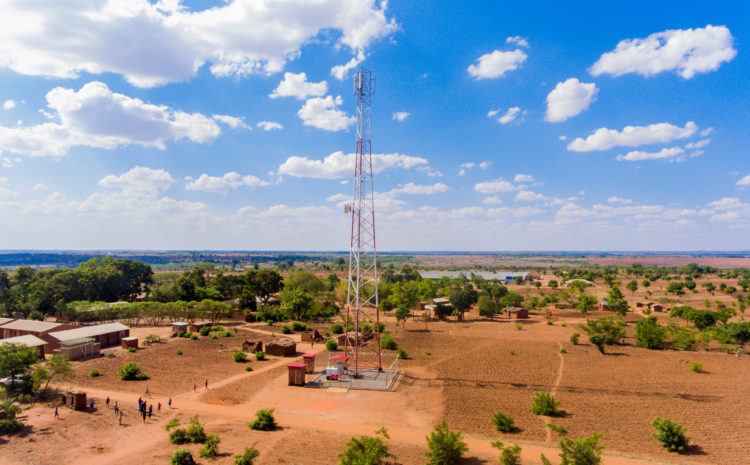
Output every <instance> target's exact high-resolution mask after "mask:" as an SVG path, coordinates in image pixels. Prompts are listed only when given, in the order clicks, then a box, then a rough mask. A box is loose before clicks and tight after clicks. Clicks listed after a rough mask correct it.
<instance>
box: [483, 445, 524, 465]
mask: <svg viewBox="0 0 750 465" xmlns="http://www.w3.org/2000/svg"><path fill="white" fill-rule="evenodd" d="M490 444H491V445H492V447H494V448H495V449H498V450H499V451H500V457H498V458H497V459H498V460H499V461H500V463H501V464H502V465H521V446H519V445H518V444H516V445H515V446H512V447H511V446H503V443H502V442H500V441H492V442H491V443H490Z"/></svg>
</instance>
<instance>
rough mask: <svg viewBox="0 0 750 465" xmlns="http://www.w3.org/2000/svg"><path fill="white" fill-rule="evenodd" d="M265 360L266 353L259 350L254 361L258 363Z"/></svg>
mask: <svg viewBox="0 0 750 465" xmlns="http://www.w3.org/2000/svg"><path fill="white" fill-rule="evenodd" d="M265 359H266V353H265V352H263V351H262V350H259V351H257V352H255V360H257V361H259V362H260V361H263V360H265Z"/></svg>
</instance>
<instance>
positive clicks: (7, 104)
mask: <svg viewBox="0 0 750 465" xmlns="http://www.w3.org/2000/svg"><path fill="white" fill-rule="evenodd" d="M15 107H16V102H15V101H14V100H11V99H8V100H6V101H5V102H3V110H12V109H13V108H15Z"/></svg>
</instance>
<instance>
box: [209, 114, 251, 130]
mask: <svg viewBox="0 0 750 465" xmlns="http://www.w3.org/2000/svg"><path fill="white" fill-rule="evenodd" d="M211 118H213V119H215V120H216V121H219V122H220V123H224V124H226V125H227V126H229V127H230V128H232V129H237V128H242V129H252V128H251V127H250V126H248V125H247V124H245V120H243V119H242V118H240V117H237V116H229V115H211Z"/></svg>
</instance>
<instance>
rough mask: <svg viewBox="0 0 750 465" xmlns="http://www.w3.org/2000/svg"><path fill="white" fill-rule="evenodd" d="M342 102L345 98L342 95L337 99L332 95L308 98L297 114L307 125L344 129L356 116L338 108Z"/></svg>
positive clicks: (337, 129)
mask: <svg viewBox="0 0 750 465" xmlns="http://www.w3.org/2000/svg"><path fill="white" fill-rule="evenodd" d="M342 103H344V100H343V99H342V98H341V96H340V95H339V96H337V97H336V98H335V99H334V98H333V97H332V96H330V95H329V96H327V97H325V98H320V97H315V98H311V99H307V101H306V102H305V104H304V105H302V108H300V109H299V111H298V112H297V116H299V117H300V119H302V124H304V125H305V126H313V127H316V128H318V129H323V130H326V131H344V130H346V128H348V127H349V126H351V125H352V124H354V122H355V121H356V118H355V117H353V116H349V115H347V114H346V112H343V111H341V110H339V109H338V108H337V106H338V105H341V104H342Z"/></svg>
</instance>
